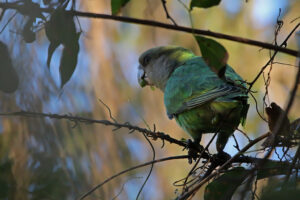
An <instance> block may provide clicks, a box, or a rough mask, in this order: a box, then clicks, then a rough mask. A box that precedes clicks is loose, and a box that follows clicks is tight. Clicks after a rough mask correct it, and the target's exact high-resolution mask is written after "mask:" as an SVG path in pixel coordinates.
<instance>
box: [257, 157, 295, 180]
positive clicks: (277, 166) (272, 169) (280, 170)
mask: <svg viewBox="0 0 300 200" xmlns="http://www.w3.org/2000/svg"><path fill="white" fill-rule="evenodd" d="M288 171H289V165H288V164H287V163H284V162H275V161H268V160H267V161H266V163H265V164H264V165H263V166H262V167H261V168H260V169H258V170H257V179H258V180H259V179H263V178H268V177H270V176H276V175H283V174H287V173H288Z"/></svg>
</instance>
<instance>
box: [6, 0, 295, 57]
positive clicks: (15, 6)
mask: <svg viewBox="0 0 300 200" xmlns="http://www.w3.org/2000/svg"><path fill="white" fill-rule="evenodd" d="M0 8H3V9H17V10H18V9H20V5H18V4H16V3H0ZM40 10H41V12H45V13H52V12H53V11H54V9H51V8H40ZM67 12H68V13H69V14H71V15H73V16H78V17H87V18H97V19H107V20H114V21H120V22H126V23H131V24H139V25H146V26H154V27H159V28H164V29H169V30H175V31H181V32H186V33H192V34H197V35H205V36H210V37H214V38H219V39H225V40H230V41H234V42H239V43H243V44H248V45H252V46H257V47H262V48H265V49H269V50H274V51H278V52H282V53H285V54H288V55H291V56H294V57H297V56H299V52H298V51H296V50H293V49H287V48H284V47H280V46H276V45H273V44H271V43H266V42H261V41H257V40H252V39H247V38H243V37H238V36H232V35H227V34H223V33H218V32H213V31H210V30H203V29H193V28H189V27H185V26H176V25H172V24H166V23H162V22H158V21H154V20H146V19H137V18H131V17H124V16H115V15H108V14H100V13H89V12H80V11H75V10H72V11H67Z"/></svg>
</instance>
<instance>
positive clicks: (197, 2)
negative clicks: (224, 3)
mask: <svg viewBox="0 0 300 200" xmlns="http://www.w3.org/2000/svg"><path fill="white" fill-rule="evenodd" d="M220 2H221V0H192V1H191V4H190V9H193V7H199V8H209V7H212V6H216V5H218V4H219V3H220Z"/></svg>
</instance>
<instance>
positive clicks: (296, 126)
mask: <svg viewBox="0 0 300 200" xmlns="http://www.w3.org/2000/svg"><path fill="white" fill-rule="evenodd" d="M290 129H291V133H292V134H295V135H300V118H298V119H296V120H295V121H293V122H292V123H291V126H290Z"/></svg>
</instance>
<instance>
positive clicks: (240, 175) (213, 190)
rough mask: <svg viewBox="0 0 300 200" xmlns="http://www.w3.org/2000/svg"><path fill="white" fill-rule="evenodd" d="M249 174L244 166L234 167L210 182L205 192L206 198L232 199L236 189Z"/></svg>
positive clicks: (214, 199)
mask: <svg viewBox="0 0 300 200" xmlns="http://www.w3.org/2000/svg"><path fill="white" fill-rule="evenodd" d="M248 174H249V171H248V170H245V169H244V168H243V167H237V168H234V169H232V170H230V171H228V172H226V173H224V174H223V175H221V176H220V177H219V178H217V179H216V180H214V181H213V182H211V183H209V184H208V185H207V186H206V188H205V192H204V199H205V200H220V199H222V200H230V199H231V197H232V195H233V194H234V192H235V190H236V189H237V188H238V187H239V186H240V185H241V184H242V182H243V181H244V180H245V179H246V178H247V175H248Z"/></svg>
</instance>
